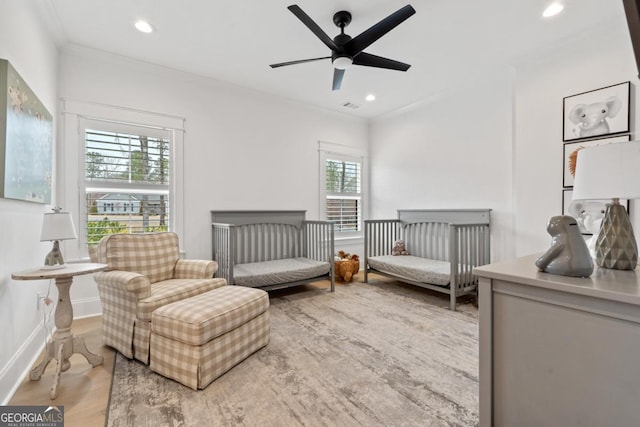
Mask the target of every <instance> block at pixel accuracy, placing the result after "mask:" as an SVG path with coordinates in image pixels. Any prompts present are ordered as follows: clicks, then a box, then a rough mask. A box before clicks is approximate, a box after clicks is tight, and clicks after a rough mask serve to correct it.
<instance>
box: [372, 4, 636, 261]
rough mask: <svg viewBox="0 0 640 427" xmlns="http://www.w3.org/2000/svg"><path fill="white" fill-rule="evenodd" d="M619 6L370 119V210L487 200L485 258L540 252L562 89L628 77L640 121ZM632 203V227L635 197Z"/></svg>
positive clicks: (556, 198) (554, 194)
mask: <svg viewBox="0 0 640 427" xmlns="http://www.w3.org/2000/svg"><path fill="white" fill-rule="evenodd" d="M620 11H621V13H620V16H619V19H614V20H611V21H609V22H607V23H605V24H604V25H602V26H600V27H598V28H594V29H593V31H592V32H591V33H589V34H583V35H581V36H580V38H576V39H575V40H566V41H565V42H564V43H562V44H559V45H556V46H550V47H549V49H548V50H547V51H544V52H538V53H537V54H536V55H535V56H532V55H529V56H527V57H525V58H522V59H521V60H519V61H518V62H517V63H516V64H515V65H514V68H513V69H511V70H507V69H505V70H503V71H502V72H498V73H497V74H496V75H495V77H494V78H488V79H485V81H483V82H482V83H481V84H477V85H475V86H470V87H462V88H460V89H459V90H451V91H449V92H447V93H443V94H440V95H439V96H437V97H434V98H433V99H430V100H426V101H424V102H423V103H422V104H420V105H416V106H413V107H412V108H407V109H406V110H405V111H402V112H398V113H396V114H393V115H390V116H389V117H382V118H379V119H376V120H374V122H373V123H372V125H371V137H370V140H371V142H370V144H371V147H370V156H371V171H372V172H371V173H372V176H371V188H372V217H374V218H382V217H391V218H393V217H395V216H396V212H395V210H396V209H398V208H467V207H488V208H492V209H493V211H492V260H493V261H500V260H504V259H511V258H515V257H518V256H523V255H527V254H530V253H535V252H544V251H545V250H546V249H547V248H548V247H549V244H550V240H551V237H550V236H549V235H548V234H547V232H546V224H547V222H548V220H549V218H551V217H552V216H554V215H560V214H562V185H563V184H562V173H563V169H562V162H563V158H562V117H563V116H562V100H563V98H564V97H566V96H569V95H573V94H577V93H581V92H585V91H589V90H593V89H598V88H601V87H604V86H609V85H612V84H616V83H621V82H625V81H631V82H632V85H633V89H632V99H631V104H632V108H631V114H632V120H631V129H632V131H633V130H634V129H636V126H637V124H638V120H639V119H638V117H637V114H636V113H635V111H636V110H637V108H634V103H635V101H636V99H637V96H636V94H637V93H638V90H639V88H638V84H639V82H638V78H637V75H638V71H637V69H636V65H635V60H634V56H633V51H632V48H631V42H630V38H629V33H628V30H627V27H626V21H625V20H624V15H623V14H622V5H620ZM586 40H588V43H587V42H586ZM633 135H634V136H635V132H633ZM630 210H631V217H632V221H633V223H634V227H635V229H636V230H637V229H640V212H639V211H640V203H638V202H637V201H636V202H635V203H634V202H633V201H632V202H631V209H630ZM638 237H639V236H636V238H638Z"/></svg>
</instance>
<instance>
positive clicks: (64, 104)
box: [52, 98, 185, 261]
mask: <svg viewBox="0 0 640 427" xmlns="http://www.w3.org/2000/svg"><path fill="white" fill-rule="evenodd" d="M59 111H61V112H62V116H63V117H62V121H61V123H62V126H60V128H59V129H58V144H59V146H60V150H59V151H58V155H57V159H56V176H57V177H58V180H59V184H58V185H57V186H56V189H55V190H54V191H55V194H54V195H53V196H54V197H53V198H52V200H55V201H56V202H55V205H58V206H60V207H62V208H63V210H64V211H68V212H70V213H71V215H72V218H73V219H74V222H75V226H76V229H77V230H79V231H78V232H79V233H80V230H84V229H83V228H82V227H81V221H82V218H83V216H82V209H83V205H84V204H85V199H84V187H83V186H82V185H83V181H84V150H85V147H84V144H85V141H84V127H83V126H82V125H81V124H82V122H83V121H85V120H91V121H98V122H101V123H103V124H104V125H105V126H106V125H108V123H111V124H113V125H114V126H117V127H119V128H120V129H122V128H124V127H126V126H135V127H136V128H138V129H139V128H140V127H143V128H146V129H147V131H148V132H156V131H155V130H154V129H156V130H159V131H161V132H169V133H171V138H170V139H171V140H172V145H173V151H174V153H173V156H172V159H171V165H170V168H171V169H172V170H173V174H172V179H171V180H170V190H169V192H170V194H171V195H172V198H173V201H172V202H171V207H170V209H172V212H171V216H170V219H169V220H170V221H171V223H172V226H173V231H175V232H176V233H177V234H178V235H179V236H181V237H182V236H184V224H185V218H184V191H183V190H184V123H185V118H183V117H178V116H171V115H167V114H162V113H156V112H150V111H143V110H137V109H131V108H125V107H118V106H113V105H106V104H98V103H92V102H85V101H78V100H72V99H65V98H61V99H60V108H59ZM52 203H53V202H52ZM85 221H86V218H85ZM85 227H86V224H85ZM84 241H86V236H85V237H83V238H78V239H75V240H66V241H63V242H61V243H62V244H63V245H64V248H63V252H64V253H65V258H66V259H67V260H69V261H71V260H86V259H87V258H88V257H89V255H88V251H87V247H86V244H84V243H86V242H84ZM179 241H180V244H181V245H183V244H184V242H185V239H184V238H180V239H179ZM181 252H185V249H184V248H181Z"/></svg>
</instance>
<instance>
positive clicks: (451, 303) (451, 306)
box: [449, 287, 456, 311]
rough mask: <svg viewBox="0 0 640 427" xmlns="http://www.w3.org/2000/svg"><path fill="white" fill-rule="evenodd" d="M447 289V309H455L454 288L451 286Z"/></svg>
mask: <svg viewBox="0 0 640 427" xmlns="http://www.w3.org/2000/svg"><path fill="white" fill-rule="evenodd" d="M449 291H450V293H449V310H451V311H456V289H455V288H454V287H451V288H450V289H449Z"/></svg>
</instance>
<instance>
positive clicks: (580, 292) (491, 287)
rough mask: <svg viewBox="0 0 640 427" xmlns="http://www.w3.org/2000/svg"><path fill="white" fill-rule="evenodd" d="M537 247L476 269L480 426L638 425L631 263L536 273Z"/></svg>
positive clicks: (636, 302) (635, 280)
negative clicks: (585, 273)
mask: <svg viewBox="0 0 640 427" xmlns="http://www.w3.org/2000/svg"><path fill="white" fill-rule="evenodd" d="M538 256H539V255H532V256H527V257H523V258H519V259H517V260H514V261H508V262H502V263H495V264H490V265H486V266H483V267H479V268H476V269H474V272H475V274H477V275H478V276H480V285H479V302H478V303H479V317H480V425H481V426H498V427H499V426H518V427H523V426H545V427H553V426H562V427H567V426H616V427H618V426H620V427H624V426H640V281H639V276H640V275H639V274H638V270H637V269H636V271H618V270H609V269H601V268H598V267H596V269H595V270H594V272H593V274H592V275H591V277H590V278H573V277H565V276H558V275H553V274H548V273H541V272H539V271H538V270H537V268H536V266H535V265H534V261H535V260H536V259H537V257H538Z"/></svg>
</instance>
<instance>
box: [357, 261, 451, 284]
mask: <svg viewBox="0 0 640 427" xmlns="http://www.w3.org/2000/svg"><path fill="white" fill-rule="evenodd" d="M369 265H370V266H371V267H372V268H374V269H376V270H378V271H382V272H385V273H390V274H394V275H397V276H400V277H404V278H406V279H410V280H413V281H416V282H421V283H430V284H432V285H439V286H448V285H449V283H450V276H451V264H450V263H449V262H447V261H437V260H433V259H428V258H420V257H417V256H413V255H397V256H394V255H382V256H376V257H371V258H369Z"/></svg>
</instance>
